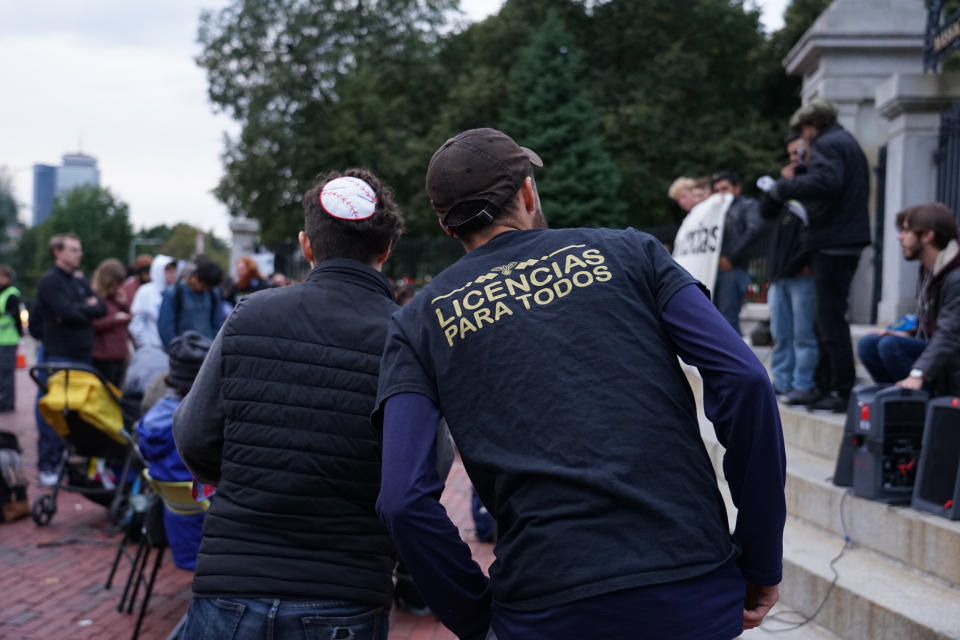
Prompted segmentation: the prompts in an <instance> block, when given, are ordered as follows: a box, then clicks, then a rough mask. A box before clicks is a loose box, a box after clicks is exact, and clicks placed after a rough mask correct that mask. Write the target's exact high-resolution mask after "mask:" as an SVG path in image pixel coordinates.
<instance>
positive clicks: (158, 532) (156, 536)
mask: <svg viewBox="0 0 960 640" xmlns="http://www.w3.org/2000/svg"><path fill="white" fill-rule="evenodd" d="M143 477H144V478H145V479H146V481H147V483H149V485H150V488H151V489H152V490H153V492H154V494H155V495H156V496H157V497H159V500H157V499H154V500H153V502H152V504H151V505H150V507H149V509H148V510H147V514H146V519H145V520H144V525H143V530H142V533H141V536H140V544H139V545H138V547H137V553H136V555H135V556H134V559H133V568H132V569H131V570H130V576H129V577H128V578H127V584H126V587H125V588H124V590H123V596H122V597H121V598H120V605H119V607H118V608H117V610H118V611H121V612H122V611H123V608H124V606H125V605H126V607H127V613H133V603H134V601H135V600H136V599H137V593H138V592H139V591H140V585H141V584H142V585H143V586H144V589H145V591H144V595H143V604H141V605H140V613H139V615H138V616H137V624H136V626H135V627H134V629H133V638H132V640H136V639H137V637H138V636H139V635H140V626H141V624H142V623H143V616H144V615H145V614H146V612H147V605H148V603H149V602H150V594H151V593H152V592H153V584H154V582H156V579H157V572H158V571H159V570H160V563H161V561H162V560H163V553H164V551H166V549H167V534H166V530H165V529H164V526H163V508H164V507H166V508H167V509H169V510H170V511H171V512H173V513H175V514H177V515H182V516H194V515H198V514H201V513H203V512H205V511H206V510H207V509H209V508H210V501H209V500H202V501H197V500H194V499H193V496H192V495H191V489H192V487H193V483H192V482H165V481H162V480H155V479H153V478H151V477H150V474H149V473H148V472H147V470H146V469H144V470H143ZM152 549H156V556H155V557H154V561H153V568H152V570H151V572H150V579H149V580H147V579H146V576H145V573H146V569H147V562H148V560H149V557H150V552H151V550H152ZM115 562H116V561H115ZM131 586H132V587H133V593H132V594H131V593H130V587H131ZM128 595H129V596H130V599H129V601H128V600H127V596H128Z"/></svg>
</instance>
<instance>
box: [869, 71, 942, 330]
mask: <svg viewBox="0 0 960 640" xmlns="http://www.w3.org/2000/svg"><path fill="white" fill-rule="evenodd" d="M958 97H960V74H941V75H935V74H922V73H898V74H895V75H893V76H891V77H890V78H889V79H888V80H887V81H885V82H884V83H882V84H881V85H880V86H878V87H877V91H876V104H877V110H878V111H879V113H880V115H881V116H882V117H883V118H884V119H886V120H887V121H888V136H887V186H886V193H885V194H884V197H885V198H886V201H885V210H884V221H883V224H884V229H883V232H884V242H883V249H882V251H883V282H882V293H881V299H880V304H879V306H878V308H877V322H878V323H880V324H886V323H889V322H892V321H893V320H896V319H897V318H899V317H900V316H902V315H903V314H905V313H913V312H915V311H916V306H917V305H916V289H917V270H918V264H919V263H917V262H907V261H906V260H905V259H904V258H903V254H902V253H901V251H900V245H899V243H898V242H897V239H896V237H897V236H896V234H897V230H896V227H895V221H896V216H897V212H899V211H900V210H901V209H903V208H905V207H909V206H910V205H914V204H921V203H924V202H932V201H934V200H936V195H937V165H936V153H937V147H938V144H939V131H940V112H941V111H942V110H943V109H944V108H946V107H947V106H948V105H950V104H952V103H953V102H955V101H956V100H957V99H958Z"/></svg>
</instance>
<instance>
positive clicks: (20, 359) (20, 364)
mask: <svg viewBox="0 0 960 640" xmlns="http://www.w3.org/2000/svg"><path fill="white" fill-rule="evenodd" d="M26 368H27V356H26V354H25V353H23V344H18V345H17V369H26Z"/></svg>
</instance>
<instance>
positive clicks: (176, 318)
mask: <svg viewBox="0 0 960 640" xmlns="http://www.w3.org/2000/svg"><path fill="white" fill-rule="evenodd" d="M173 287H174V291H173V335H175V336H177V335H180V312H181V311H183V290H182V289H181V288H180V281H179V280H178V281H177V282H174V283H173Z"/></svg>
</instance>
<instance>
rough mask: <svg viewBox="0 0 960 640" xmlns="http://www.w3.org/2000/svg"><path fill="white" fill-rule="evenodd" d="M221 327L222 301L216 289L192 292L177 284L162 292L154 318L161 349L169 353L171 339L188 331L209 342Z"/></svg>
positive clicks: (184, 285)
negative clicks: (157, 315) (207, 339)
mask: <svg viewBox="0 0 960 640" xmlns="http://www.w3.org/2000/svg"><path fill="white" fill-rule="evenodd" d="M178 292H179V295H178ZM178 298H179V303H178ZM211 305H212V308H211ZM178 307H179V308H178ZM221 324H223V300H222V299H221V298H220V291H219V290H217V289H212V290H210V291H204V292H202V293H194V292H193V291H191V290H190V287H188V286H187V285H186V283H184V282H178V283H177V284H175V285H174V286H172V287H170V288H168V289H167V290H166V291H164V293H163V302H161V303H160V316H159V317H158V318H157V329H158V331H159V332H160V340H161V342H163V348H164V349H167V350H169V349H170V343H171V342H173V339H174V338H176V337H177V336H179V335H180V334H182V333H184V332H185V331H189V330H191V329H192V330H194V331H196V332H197V333H200V334H201V335H204V336H206V337H207V338H209V339H210V340H213V339H214V338H216V337H217V332H218V331H219V330H220V325H221Z"/></svg>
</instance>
